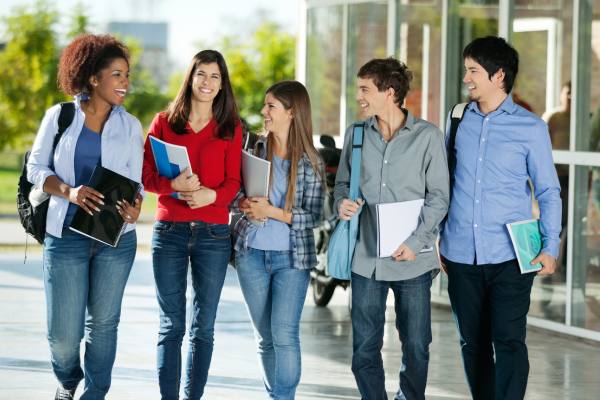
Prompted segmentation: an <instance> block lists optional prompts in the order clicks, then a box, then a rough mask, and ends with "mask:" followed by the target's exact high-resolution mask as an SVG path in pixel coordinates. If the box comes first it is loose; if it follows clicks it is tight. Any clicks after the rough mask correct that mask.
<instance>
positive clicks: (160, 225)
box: [154, 221, 175, 233]
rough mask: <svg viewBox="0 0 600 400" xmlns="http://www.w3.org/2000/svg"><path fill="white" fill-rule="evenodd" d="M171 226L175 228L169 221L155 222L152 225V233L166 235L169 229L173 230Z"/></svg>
mask: <svg viewBox="0 0 600 400" xmlns="http://www.w3.org/2000/svg"><path fill="white" fill-rule="evenodd" d="M173 226H175V224H174V223H173V222H170V221H156V223H155V224H154V232H156V233H167V232H169V231H170V230H171V229H173Z"/></svg>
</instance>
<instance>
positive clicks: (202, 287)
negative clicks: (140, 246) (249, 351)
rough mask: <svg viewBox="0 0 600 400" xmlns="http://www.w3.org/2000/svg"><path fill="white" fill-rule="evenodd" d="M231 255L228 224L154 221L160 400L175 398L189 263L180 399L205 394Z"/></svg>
mask: <svg viewBox="0 0 600 400" xmlns="http://www.w3.org/2000/svg"><path fill="white" fill-rule="evenodd" d="M230 252H231V239H230V234H229V225H227V224H208V223H205V222H202V221H197V222H164V221H158V222H156V224H155V225H154V236H153V238H152V263H153V268H154V279H155V281H156V294H157V297H158V305H159V307H160V330H159V332H158V345H157V353H158V354H157V363H158V366H157V367H158V384H159V387H160V394H161V397H162V399H163V400H175V399H179V387H180V380H181V342H182V340H183V335H184V333H185V316H186V313H185V306H186V299H185V293H186V289H187V275H188V268H189V266H190V264H191V270H192V285H193V287H194V310H193V314H192V315H193V318H192V323H191V326H190V329H189V337H190V339H189V340H190V346H189V350H188V355H187V365H186V381H185V389H184V392H185V393H184V396H185V397H184V398H185V399H187V400H198V399H200V398H201V397H202V395H203V394H204V386H205V385H206V380H207V378H208V370H209V368H210V362H211V359H212V353H213V343H214V333H215V319H216V316H217V306H218V304H219V298H220V297H221V289H222V288H223V284H224V282H225V273H226V272H227V264H228V262H229V254H230Z"/></svg>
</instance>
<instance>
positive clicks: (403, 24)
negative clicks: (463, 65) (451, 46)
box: [396, 0, 442, 126]
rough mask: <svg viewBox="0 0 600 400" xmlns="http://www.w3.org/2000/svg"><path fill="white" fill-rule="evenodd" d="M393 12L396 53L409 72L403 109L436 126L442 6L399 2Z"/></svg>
mask: <svg viewBox="0 0 600 400" xmlns="http://www.w3.org/2000/svg"><path fill="white" fill-rule="evenodd" d="M397 10H398V19H397V20H398V23H397V26H396V37H397V49H396V54H397V55H398V57H399V58H400V59H401V60H403V61H404V62H406V65H408V68H409V69H410V70H411V71H412V73H413V81H412V83H411V89H410V91H409V92H408V95H407V97H406V103H405V106H406V108H408V109H409V110H410V111H411V112H412V113H413V114H414V115H416V116H417V117H421V118H423V119H426V120H428V121H430V122H432V123H434V124H436V125H438V126H440V121H439V117H440V96H439V93H440V77H441V65H442V61H441V55H442V51H441V38H442V31H441V23H442V21H441V19H440V18H439V16H440V15H441V13H442V3H441V1H440V0H427V1H425V0H419V1H414V0H413V1H409V2H406V1H405V0H400V1H398V4H397Z"/></svg>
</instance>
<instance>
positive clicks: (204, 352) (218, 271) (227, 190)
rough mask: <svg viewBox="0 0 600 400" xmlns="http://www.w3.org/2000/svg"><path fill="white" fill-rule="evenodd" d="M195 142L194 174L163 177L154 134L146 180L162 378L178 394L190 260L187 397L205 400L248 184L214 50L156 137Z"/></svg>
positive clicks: (199, 62)
mask: <svg viewBox="0 0 600 400" xmlns="http://www.w3.org/2000/svg"><path fill="white" fill-rule="evenodd" d="M150 135H151V136H156V137H158V138H159V139H161V140H163V141H165V142H168V143H173V144H177V145H182V146H185V147H186V148H187V151H188V155H189V158H190V163H191V169H192V171H193V173H192V174H189V171H184V172H182V173H181V175H179V176H178V177H176V178H175V179H172V180H169V179H167V178H165V177H163V176H160V175H159V174H158V172H157V169H156V164H155V161H154V156H153V154H152V150H151V147H150V143H149V138H148V139H147V140H146V145H145V153H144V167H143V171H142V180H143V183H144V188H145V190H147V191H149V192H154V193H157V194H158V210H157V212H156V224H155V225H154V234H153V238H152V262H153V268H154V279H155V280H156V293H157V297H158V304H159V307H160V330H159V336H158V358H157V359H158V380H159V386H160V393H161V396H162V399H165V400H166V399H178V398H179V386H180V378H181V342H182V339H183V335H184V333H185V315H186V312H185V311H186V310H185V306H186V298H185V293H186V288H187V273H188V265H191V272H192V285H193V287H194V293H195V294H194V302H193V304H194V310H193V313H192V315H193V319H192V323H191V327H190V329H189V336H190V346H189V352H188V357H187V366H186V381H185V398H186V399H189V400H194V399H200V398H201V397H202V394H203V392H204V386H205V384H206V379H207V377H208V369H209V366H210V360H211V356H212V351H213V337H214V323H215V317H216V312H217V305H218V303H219V298H220V296H221V289H222V287H223V282H224V280H225V272H226V270H227V263H228V260H229V255H230V253H231V240H230V237H229V235H230V234H229V226H228V222H229V203H230V202H231V201H232V199H233V198H234V197H235V195H236V193H237V191H238V189H239V187H240V159H241V145H242V131H241V127H240V124H239V116H238V112H237V107H236V104H235V99H234V97H233V91H232V89H231V83H230V80H229V73H228V72H227V65H226V64H225V60H224V59H223V56H222V55H221V54H220V53H219V52H217V51H214V50H204V51H201V52H199V53H198V54H196V55H195V56H194V58H193V60H192V62H191V64H190V66H189V68H188V71H187V73H186V76H185V80H184V82H183V84H182V86H181V88H180V89H179V93H178V94H177V97H176V98H175V100H174V101H173V102H172V103H171V104H170V105H169V107H168V108H167V110H166V111H164V112H161V113H159V114H157V115H156V117H155V118H154V121H153V122H152V125H151V126H150V132H149V136H150Z"/></svg>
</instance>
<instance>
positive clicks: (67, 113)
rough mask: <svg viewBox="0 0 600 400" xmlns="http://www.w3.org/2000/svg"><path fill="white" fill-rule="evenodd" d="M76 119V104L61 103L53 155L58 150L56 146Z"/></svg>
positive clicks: (69, 102)
mask: <svg viewBox="0 0 600 400" xmlns="http://www.w3.org/2000/svg"><path fill="white" fill-rule="evenodd" d="M73 118H75V103H73V102H72V101H67V102H64V103H60V114H59V115H58V133H57V134H56V135H55V136H54V142H53V143H52V153H54V150H56V146H57V145H58V142H59V141H60V138H61V137H62V135H63V133H64V132H65V131H66V130H67V128H68V127H69V126H71V123H72V122H73Z"/></svg>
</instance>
